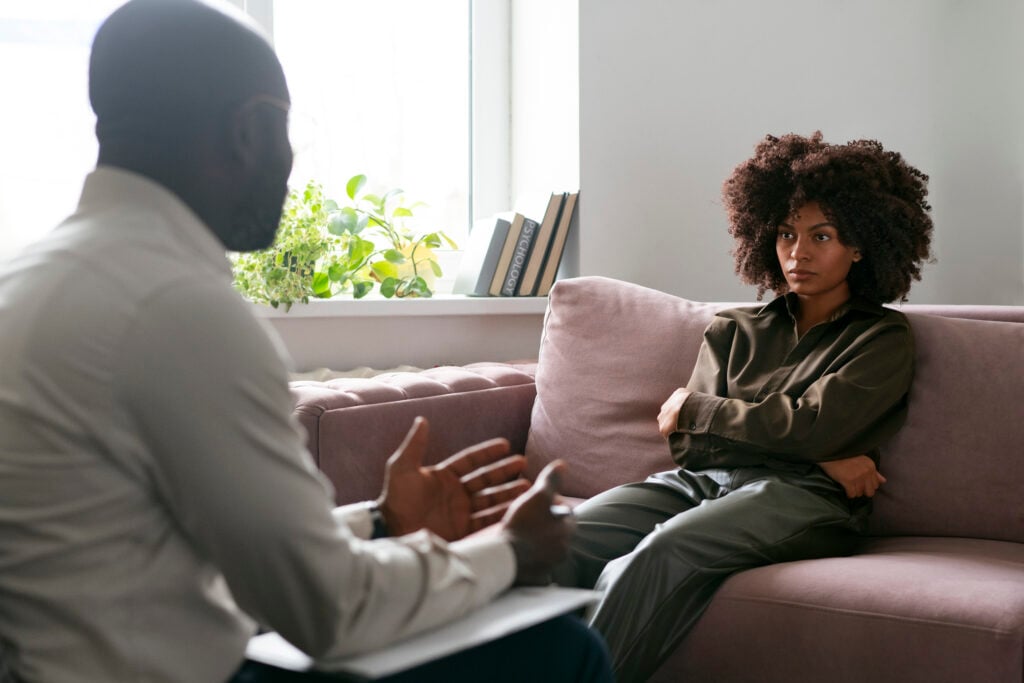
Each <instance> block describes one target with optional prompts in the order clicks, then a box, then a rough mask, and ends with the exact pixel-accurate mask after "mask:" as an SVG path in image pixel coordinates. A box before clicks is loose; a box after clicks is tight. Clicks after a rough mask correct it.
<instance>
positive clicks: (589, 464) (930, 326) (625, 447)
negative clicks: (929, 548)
mask: <svg viewBox="0 0 1024 683" xmlns="http://www.w3.org/2000/svg"><path fill="white" fill-rule="evenodd" d="M736 305H741V304H735V303H702V302H694V301H688V300H686V299H682V298H680V297H676V296H672V295H670V294H666V293H664V292H659V291H655V290H652V289H648V288H645V287H640V286H638V285H634V284H630V283H626V282H621V281H617V280H611V279H608V278H601V277H583V278H574V279H570V280H564V281H560V282H559V283H557V284H556V286H555V287H554V288H553V289H552V291H551V294H550V299H549V304H548V312H547V317H546V320H545V327H544V334H543V337H542V340H541V348H540V355H539V360H538V366H537V377H536V382H537V399H536V401H535V403H534V407H533V414H532V417H531V428H530V434H529V438H528V440H527V445H526V455H527V458H528V459H529V460H530V465H531V470H532V471H536V470H537V469H539V468H540V467H541V466H543V464H544V463H546V462H549V461H551V460H553V459H555V458H562V459H564V460H566V461H567V462H568V464H569V466H570V467H569V472H568V474H567V477H566V479H565V481H564V482H563V489H564V492H565V493H566V495H570V496H576V497H589V496H592V495H594V494H596V493H598V492H600V491H602V490H604V489H606V488H609V487H611V486H614V485H617V484H622V483H626V482H629V481H636V480H639V479H643V478H644V477H645V476H646V475H648V474H650V473H652V472H657V471H659V470H665V469H671V468H672V467H674V466H675V465H674V463H673V462H672V459H671V457H670V455H669V451H668V446H667V444H666V442H665V440H664V439H663V438H662V437H661V435H660V434H659V433H658V430H657V423H656V417H657V414H658V410H659V408H660V406H661V403H662V402H663V401H664V399H665V398H667V397H668V395H669V394H670V393H671V392H672V391H673V390H674V389H675V388H676V387H679V386H682V385H684V384H685V383H686V381H687V380H688V379H689V376H690V372H691V371H692V369H693V364H694V362H695V360H696V356H697V350H698V349H699V347H700V343H701V340H702V337H703V331H704V328H705V327H706V326H707V324H708V322H710V320H711V318H712V317H713V315H714V313H715V311H717V310H721V309H723V308H729V307H733V306H736ZM900 308H901V310H903V311H904V312H905V313H907V314H908V318H910V320H911V324H912V326H913V328H914V330H915V336H916V338H917V350H918V356H917V374H916V378H915V384H914V389H913V391H912V394H911V403H910V417H909V419H908V422H907V424H906V426H905V427H904V428H903V430H901V431H900V433H899V434H898V435H897V436H896V437H895V438H894V439H893V440H892V441H891V443H889V444H887V445H886V446H885V447H884V448H883V454H882V458H883V460H882V466H881V467H882V472H883V473H884V474H885V475H886V476H887V477H888V478H889V483H888V484H886V485H885V486H884V487H883V488H882V490H881V492H880V493H879V494H878V496H876V511H875V514H874V515H873V521H872V524H873V532H874V533H879V534H901V535H908V534H911V535H950V536H970V537H979V538H997V539H1006V540H1017V541H1024V504H1022V503H1021V502H1020V500H1022V499H1024V496H1021V495H1020V494H1019V492H1021V491H1024V456H1022V453H1024V433H1022V431H1021V430H1022V429H1024V410H1022V408H1021V405H1022V404H1021V403H1020V401H1019V394H1020V393H1022V391H1024V354H1022V350H1024V324H1020V323H1024V307H1012V306H1009V307H999V306H986V307H977V306H913V305H904V306H902V307H900ZM918 311H924V312H918ZM958 315H959V316H960V317H961V318H968V317H972V316H973V317H986V316H987V317H995V318H999V319H1002V320H1010V321H1018V322H1017V323H1010V322H990V321H984V320H965V319H955V318H951V317H940V316H958ZM1014 416H1016V417H1014ZM979 429H983V430H984V434H980V433H979V432H978V430H979ZM993 479H994V480H997V481H993Z"/></svg>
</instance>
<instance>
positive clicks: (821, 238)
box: [814, 232, 832, 242]
mask: <svg viewBox="0 0 1024 683" xmlns="http://www.w3.org/2000/svg"><path fill="white" fill-rule="evenodd" d="M814 239H816V240H818V241H819V242H828V241H829V240H830V239H832V236H831V235H826V234H825V233H823V232H819V233H818V234H816V235H815V236H814Z"/></svg>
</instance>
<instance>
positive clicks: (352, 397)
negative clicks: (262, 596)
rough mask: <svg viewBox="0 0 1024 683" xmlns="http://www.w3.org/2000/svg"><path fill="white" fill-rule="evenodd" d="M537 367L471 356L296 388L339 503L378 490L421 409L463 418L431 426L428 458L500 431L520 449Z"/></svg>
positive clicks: (315, 452) (441, 418) (313, 448)
mask: <svg viewBox="0 0 1024 683" xmlns="http://www.w3.org/2000/svg"><path fill="white" fill-rule="evenodd" d="M536 369H537V364H536V363H535V362H532V361H522V362H511V363H473V364H470V365H465V366H462V367H450V366H445V367H437V368H431V369H428V370H424V371H422V372H417V373H411V372H395V373H386V374H383V375H377V376H376V377H373V378H372V379H355V378H339V379H334V380H329V381H326V382H310V381H300V382H292V383H291V388H292V394H293V396H294V398H295V416H296V417H297V418H298V420H299V422H301V423H302V425H303V427H305V431H306V433H307V439H308V442H307V446H308V448H309V451H310V453H311V454H312V456H313V459H314V460H315V462H316V464H317V467H319V468H320V469H321V470H322V471H323V472H324V474H326V475H327V478H328V479H330V480H331V482H332V483H333V484H334V487H335V494H336V500H337V502H338V504H339V505H340V504H344V503H351V502H356V501H360V500H370V499H372V498H376V497H377V495H378V494H379V493H380V485H381V481H382V480H383V477H384V463H385V462H386V460H387V456H388V455H390V454H391V453H392V452H393V451H394V450H395V448H396V447H397V446H398V445H399V444H400V443H401V441H402V438H403V437H404V436H405V433H406V432H407V431H408V430H409V426H410V425H411V424H412V421H413V419H414V418H415V417H416V416H417V415H422V416H424V417H426V418H427V420H429V421H430V422H432V423H435V424H441V423H444V424H447V423H450V422H452V418H453V417H455V416H458V423H459V424H460V425H461V427H460V429H459V430H435V431H434V432H433V433H432V435H431V438H430V446H429V449H428V452H427V457H426V464H432V463H436V462H438V461H440V460H441V459H443V458H444V457H446V456H447V455H450V454H451V453H454V452H456V451H458V450H460V449H462V448H465V447H466V446H468V445H470V444H473V443H477V442H479V441H484V440H486V439H490V438H493V437H494V436H496V435H501V436H506V437H508V438H509V440H510V441H511V442H512V450H513V452H515V453H522V452H523V451H524V450H525V448H526V434H527V432H528V431H529V426H530V413H531V410H532V405H533V398H534V396H536V394H537V390H536V386H535V385H534V375H535V373H536ZM328 444H329V446H328Z"/></svg>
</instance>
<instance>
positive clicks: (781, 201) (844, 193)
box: [722, 131, 932, 303]
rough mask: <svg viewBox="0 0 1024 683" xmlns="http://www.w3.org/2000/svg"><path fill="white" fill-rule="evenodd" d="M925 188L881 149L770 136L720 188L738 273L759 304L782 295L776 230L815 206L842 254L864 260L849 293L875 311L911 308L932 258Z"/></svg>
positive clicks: (923, 179) (867, 143)
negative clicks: (909, 300) (850, 251)
mask: <svg viewBox="0 0 1024 683" xmlns="http://www.w3.org/2000/svg"><path fill="white" fill-rule="evenodd" d="M927 183H928V176H926V175H925V174H924V173H921V171H919V170H917V169H916V168H914V167H913V166H911V165H909V164H908V163H907V162H906V161H905V160H904V159H903V157H902V156H900V154H898V153H897V152H891V151H886V150H885V149H883V148H882V145H881V144H880V143H879V142H877V141H875V140H854V141H853V142H848V143H846V144H845V145H834V144H829V143H826V142H823V141H822V136H821V132H820V131H819V132H816V133H814V135H812V136H811V137H804V136H801V135H792V134H791V135H784V136H782V137H781V138H777V137H774V136H771V135H769V136H767V137H765V139H764V140H762V141H761V142H760V143H759V144H758V145H757V148H756V149H755V150H754V156H753V157H751V158H750V159H748V160H747V161H745V162H743V163H742V164H740V165H739V166H738V167H736V170H735V171H733V173H732V175H731V176H730V177H729V178H728V179H727V180H726V181H725V184H724V186H723V188H722V196H723V199H724V202H725V208H726V211H727V212H728V216H729V233H730V234H731V235H732V236H733V237H734V238H735V240H736V246H735V248H734V249H733V255H734V256H735V258H736V272H737V273H738V274H739V276H740V278H741V279H742V280H743V281H744V282H747V283H749V284H753V285H757V288H758V298H759V299H760V298H761V297H762V296H763V295H764V292H765V291H766V290H771V291H774V292H776V293H779V294H781V293H784V292H785V291H786V290H787V286H786V278H785V276H784V275H783V273H782V268H781V267H780V266H779V261H778V257H777V256H776V251H775V240H776V230H777V228H778V226H779V224H780V223H782V222H784V221H785V220H786V219H787V218H788V217H789V216H791V215H792V214H793V212H794V211H795V210H796V209H799V208H800V207H801V206H803V205H804V204H806V203H807V202H817V203H818V204H819V206H821V209H822V211H823V212H824V214H825V216H826V217H828V219H829V220H830V221H831V222H832V223H833V224H834V225H835V227H836V230H837V231H838V232H839V239H840V240H841V241H842V242H843V244H846V245H848V246H853V247H856V248H857V249H859V250H860V252H861V254H863V256H864V258H863V259H862V260H861V261H859V262H858V263H855V264H854V265H853V267H852V268H851V270H850V274H849V276H847V281H848V282H849V284H850V291H851V292H853V293H854V294H858V295H860V296H863V297H865V298H867V299H869V300H871V301H875V302H877V303H885V302H889V301H894V300H896V299H900V300H904V301H905V300H906V295H907V292H909V291H910V285H911V281H912V280H920V279H921V264H922V262H923V261H925V260H927V259H928V258H929V253H930V244H931V234H932V219H931V216H929V214H928V212H929V211H931V207H930V206H929V205H928V202H927V201H926V197H927V195H928V188H927Z"/></svg>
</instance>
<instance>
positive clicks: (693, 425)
mask: <svg viewBox="0 0 1024 683" xmlns="http://www.w3.org/2000/svg"><path fill="white" fill-rule="evenodd" d="M696 428H697V423H696V422H691V423H690V429H691V430H693V429H696Z"/></svg>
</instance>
